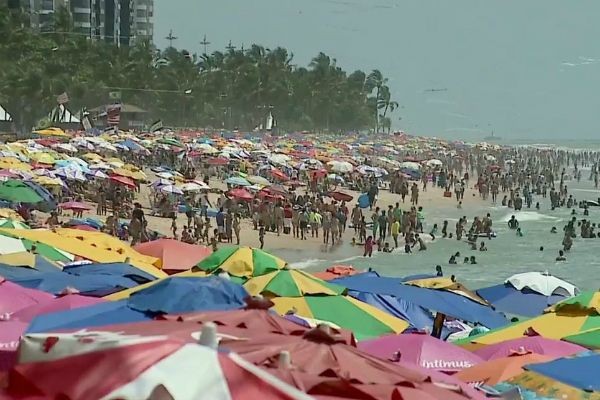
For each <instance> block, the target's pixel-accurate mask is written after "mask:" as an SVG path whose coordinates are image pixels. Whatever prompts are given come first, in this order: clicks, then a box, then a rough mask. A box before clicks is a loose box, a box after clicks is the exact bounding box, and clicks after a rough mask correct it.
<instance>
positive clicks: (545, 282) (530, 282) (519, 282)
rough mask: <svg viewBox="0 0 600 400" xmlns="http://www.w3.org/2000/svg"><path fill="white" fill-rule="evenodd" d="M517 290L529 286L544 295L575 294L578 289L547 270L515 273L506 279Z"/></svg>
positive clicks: (569, 295)
mask: <svg viewBox="0 0 600 400" xmlns="http://www.w3.org/2000/svg"><path fill="white" fill-rule="evenodd" d="M506 282H507V283H510V284H511V285H512V286H514V288H515V289H517V290H523V289H524V288H529V289H531V290H533V291H534V292H537V293H540V294H543V295H544V296H552V295H561V296H568V297H571V296H576V295H577V294H578V293H579V289H578V288H577V287H576V286H575V285H573V284H572V283H570V282H567V281H565V280H563V279H560V278H557V277H555V276H553V275H550V274H549V273H548V272H525V273H522V274H516V275H513V276H511V277H510V278H508V279H507V280H506Z"/></svg>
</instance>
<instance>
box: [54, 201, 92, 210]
mask: <svg viewBox="0 0 600 400" xmlns="http://www.w3.org/2000/svg"><path fill="white" fill-rule="evenodd" d="M59 206H60V208H62V209H63V210H91V209H92V207H90V206H88V205H87V204H85V203H82V202H79V201H68V202H66V203H60V204H59Z"/></svg>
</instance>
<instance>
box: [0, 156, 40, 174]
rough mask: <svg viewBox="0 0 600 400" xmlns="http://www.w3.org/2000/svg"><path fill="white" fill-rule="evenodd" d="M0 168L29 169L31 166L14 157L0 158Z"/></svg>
mask: <svg viewBox="0 0 600 400" xmlns="http://www.w3.org/2000/svg"><path fill="white" fill-rule="evenodd" d="M0 169H15V170H17V171H31V170H32V169H33V167H32V166H31V165H29V164H27V163H24V162H22V161H21V160H19V159H17V158H14V157H2V158H0Z"/></svg>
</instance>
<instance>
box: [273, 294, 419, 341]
mask: <svg viewBox="0 0 600 400" xmlns="http://www.w3.org/2000/svg"><path fill="white" fill-rule="evenodd" d="M271 300H272V301H273V303H275V306H274V309H275V311H277V312H278V313H279V314H282V315H284V314H296V315H299V316H301V317H308V318H315V319H318V320H321V321H327V322H332V323H334V324H336V325H337V326H339V327H341V328H344V329H349V330H351V331H352V332H354V334H355V335H356V338H357V339H358V340H365V339H369V338H375V337H379V336H381V335H385V334H389V333H400V332H402V331H404V330H405V329H406V328H407V327H408V325H409V324H408V323H407V322H406V321H403V320H401V319H399V318H396V317H394V316H392V315H390V314H388V313H386V312H384V311H381V310H379V309H377V308H375V307H373V306H371V305H369V304H366V303H363V302H361V301H359V300H356V299H354V298H352V297H349V296H340V295H338V296H309V295H306V296H304V297H275V298H272V299H271Z"/></svg>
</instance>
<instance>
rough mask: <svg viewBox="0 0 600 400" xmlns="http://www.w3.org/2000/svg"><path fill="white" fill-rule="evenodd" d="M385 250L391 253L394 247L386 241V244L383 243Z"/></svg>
mask: <svg viewBox="0 0 600 400" xmlns="http://www.w3.org/2000/svg"><path fill="white" fill-rule="evenodd" d="M383 252H384V253H391V252H392V248H391V247H390V244H389V242H385V244H384V245H383Z"/></svg>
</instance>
